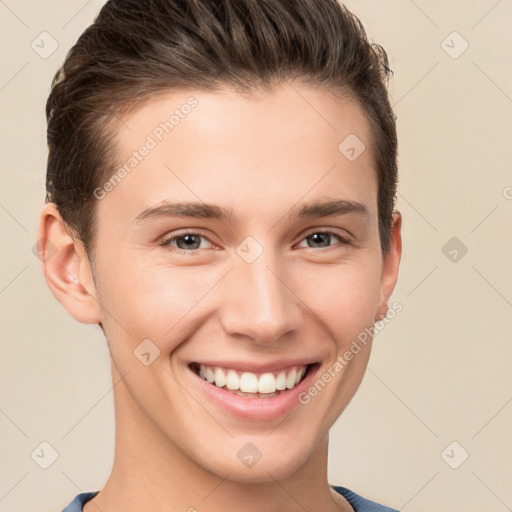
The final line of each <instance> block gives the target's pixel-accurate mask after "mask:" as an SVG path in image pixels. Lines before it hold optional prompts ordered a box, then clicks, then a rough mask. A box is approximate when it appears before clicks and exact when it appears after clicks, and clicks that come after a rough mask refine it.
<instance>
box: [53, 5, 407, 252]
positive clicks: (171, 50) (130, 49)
mask: <svg viewBox="0 0 512 512" xmlns="http://www.w3.org/2000/svg"><path fill="white" fill-rule="evenodd" d="M391 74H392V71H391V70H390V69H389V67H388V58H387V54H386V52H385V50H384V49H383V48H382V47H381V46H380V45H378V44H376V43H370V42H369V40H368V38H367V35H366V33H365V30H364V28H363V25H362V23H361V22H360V20H359V19H358V18H357V17H356V16H355V15H354V14H352V13H351V12H350V11H348V10H347V8H346V7H345V6H343V5H342V4H340V3H339V2H338V1H337V0H151V1H141V0H109V1H108V2H107V3H106V4H105V5H104V6H103V8H102V9H101V11H100V13H99V15H98V16H97V18H96V19H95V21H94V23H93V24H92V25H90V26H89V27H88V28H87V29H86V30H85V31H84V32H83V33H82V35H81V36H80V37H79V39H78V41H77V43H76V44H75V45H74V46H73V48H72V49H71V50H70V51H69V53H68V55H67V57H66V60H65V62H64V64H63V66H62V67H61V68H60V69H59V70H58V71H57V73H56V74H55V77H54V79H53V81H52V90H51V93H50V95H49V97H48V101H47V104H46V117H47V122H48V131H47V137H48V148H49V154H48V164H47V175H46V191H47V192H46V202H54V203H55V204H56V205H57V208H58V210H59V212H60V214H61V216H62V218H63V220H64V222H65V223H66V224H67V226H68V227H69V228H71V231H72V232H73V233H74V234H75V235H76V236H77V237H78V238H79V239H80V240H81V241H82V243H83V244H84V246H85V248H86V250H87V253H88V255H89V257H91V254H92V253H93V252H94V233H95V201H96V198H95V196H94V190H95V189H96V188H97V187H98V186H99V184H101V183H105V182H106V181H107V180H108V178H109V176H111V175H112V174H113V173H114V171H115V169H116V148H115V145H114V143H113V141H114V135H115V130H114V128H115V120H116V119H118V116H119V114H120V113H122V112H126V111H127V110H130V109H132V108H134V107H136V106H138V105H141V104H142V103H143V102H144V101H147V100H148V99H150V98H151V97H154V96H155V95H156V94H160V93H164V92H169V91H171V90H172V89H184V88H187V89H188V88H191V89H199V90H201V89H202V90H209V91H212V90H215V89H217V88H218V87H221V86H226V85H228V86H232V87H234V88H235V89H237V90H239V91H248V92H250V91H251V90H256V89H257V88H265V87H267V88H270V87H271V86H272V85H273V84H279V83H281V82H284V81H286V80H288V79H298V80H300V81H302V82H304V83H307V84H311V85H316V86H320V87H325V88H326V89H328V90H330V91H333V92H335V93H339V94H341V95H344V96H345V97H351V98H353V99H355V100H356V101H357V102H358V104H359V105H360V106H361V107H362V109H363V111H364V113H365V115H366V116H367V118H368V120H369V124H370V126H371V133H372V138H373V140H372V145H371V147H372V150H373V154H374V157H375V161H376V166H377V169H376V172H377V178H378V215H379V236H380V241H381V249H382V252H383V253H386V252H387V250H388V249H389V245H390V239H391V237H390V229H391V226H392V212H393V208H394V203H395V195H396V186H397V179H398V178H397V136H396V123H395V120H396V116H395V115H394V113H393V111H392V108H391V105H390V102H389V98H388V91H387V79H388V78H389V76H390V75H391ZM340 142H341V141H340Z"/></svg>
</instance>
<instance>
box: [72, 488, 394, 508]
mask: <svg viewBox="0 0 512 512" xmlns="http://www.w3.org/2000/svg"><path fill="white" fill-rule="evenodd" d="M332 488H333V489H334V490H335V491H336V492H338V493H339V494H341V495H342V496H343V497H344V498H345V499H346V500H347V501H348V502H349V503H350V506H351V507H352V508H353V509H354V512H398V510H395V509H394V508H389V507H384V506H383V505H379V504H378V503H375V502H374V501H370V500H366V499H364V498H363V497H361V496H359V495H358V494H356V493H355V492H353V491H351V490H350V489H347V488H346V487H339V486H334V485H333V486H332ZM99 492H100V491H96V492H83V493H81V494H78V495H77V496H76V497H75V499H74V500H73V501H72V502H71V503H70V504H69V505H68V506H67V507H66V508H65V509H64V510H63V511H62V512H82V507H83V506H84V504H85V503H87V502H88V501H89V500H92V499H93V498H94V496H96V494H98V493H99Z"/></svg>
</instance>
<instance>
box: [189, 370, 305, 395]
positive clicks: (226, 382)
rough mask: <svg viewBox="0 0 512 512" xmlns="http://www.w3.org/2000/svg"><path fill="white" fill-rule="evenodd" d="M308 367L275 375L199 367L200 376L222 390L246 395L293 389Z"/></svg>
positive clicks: (282, 371)
mask: <svg viewBox="0 0 512 512" xmlns="http://www.w3.org/2000/svg"><path fill="white" fill-rule="evenodd" d="M306 370H307V366H294V367H292V368H289V369H287V370H281V371H279V372H275V373H270V372H268V373H262V374H261V375H257V374H255V373H252V372H239V371H237V370H232V369H229V368H219V367H218V366H205V365H203V364H201V365H199V376H200V377H201V378H203V379H205V380H207V381H208V382H210V383H212V384H215V385H216V386H217V387H219V388H222V387H224V386H226V387H227V388H228V389H231V390H236V389H239V390H240V391H242V392H244V393H275V391H276V390H278V391H282V390H284V389H292V388H294V387H295V386H296V385H297V384H298V383H299V382H300V379H302V377H303V376H304V374H305V373H306Z"/></svg>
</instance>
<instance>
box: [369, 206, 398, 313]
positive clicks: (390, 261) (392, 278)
mask: <svg viewBox="0 0 512 512" xmlns="http://www.w3.org/2000/svg"><path fill="white" fill-rule="evenodd" d="M401 229H402V214H401V213H400V212H399V211H398V210H396V211H394V212H393V225H392V227H391V232H390V234H391V241H390V245H389V250H388V252H387V253H386V255H385V256H384V260H383V266H382V274H381V288H380V298H379V306H378V309H377V318H376V319H375V321H377V320H381V319H382V318H384V317H385V316H386V314H387V311H388V308H389V306H388V300H389V297H390V296H391V293H392V292H393V290H394V288H395V285H396V282H397V279H398V268H399V266H400V258H401V256H402V235H401Z"/></svg>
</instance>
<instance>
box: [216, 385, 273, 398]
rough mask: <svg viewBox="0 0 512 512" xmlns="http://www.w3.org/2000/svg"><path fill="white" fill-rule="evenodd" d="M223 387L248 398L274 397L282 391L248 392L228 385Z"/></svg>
mask: <svg viewBox="0 0 512 512" xmlns="http://www.w3.org/2000/svg"><path fill="white" fill-rule="evenodd" d="M222 389H225V390H226V391H230V392H231V393H234V394H235V395H238V396H244V397H248V398H273V397H275V396H279V395H280V394H281V391H275V392H274V393H246V392H244V391H240V390H239V389H228V388H227V387H226V386H224V387H223V388H222Z"/></svg>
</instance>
